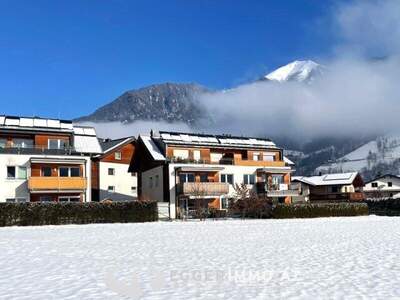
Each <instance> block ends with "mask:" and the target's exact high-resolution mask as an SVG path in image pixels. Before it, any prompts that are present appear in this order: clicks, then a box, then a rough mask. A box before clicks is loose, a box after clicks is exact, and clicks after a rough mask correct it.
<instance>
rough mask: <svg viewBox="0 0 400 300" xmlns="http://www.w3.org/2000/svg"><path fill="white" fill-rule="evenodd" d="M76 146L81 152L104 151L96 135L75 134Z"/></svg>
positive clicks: (97, 152) (77, 150) (96, 152)
mask: <svg viewBox="0 0 400 300" xmlns="http://www.w3.org/2000/svg"><path fill="white" fill-rule="evenodd" d="M74 146H75V150H76V152H80V153H95V154H99V153H102V152H103V151H102V150H101V147H100V143H99V140H98V139H97V137H96V136H88V135H74Z"/></svg>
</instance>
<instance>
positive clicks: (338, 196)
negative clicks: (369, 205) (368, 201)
mask: <svg viewBox="0 0 400 300" xmlns="http://www.w3.org/2000/svg"><path fill="white" fill-rule="evenodd" d="M364 199H365V195H364V193H363V192H354V193H335V194H318V195H316V194H311V195H310V200H311V201H338V202H340V201H344V202H347V201H363V200H364Z"/></svg>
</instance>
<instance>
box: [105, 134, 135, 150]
mask: <svg viewBox="0 0 400 300" xmlns="http://www.w3.org/2000/svg"><path fill="white" fill-rule="evenodd" d="M133 141H135V137H133V136H130V137H125V138H120V139H115V140H110V139H105V140H104V139H99V142H100V146H101V149H102V150H103V153H104V154H106V153H108V152H111V151H112V150H114V149H116V148H118V147H120V146H122V145H125V144H128V143H131V142H133Z"/></svg>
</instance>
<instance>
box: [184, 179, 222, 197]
mask: <svg viewBox="0 0 400 300" xmlns="http://www.w3.org/2000/svg"><path fill="white" fill-rule="evenodd" d="M178 193H179V194H181V195H182V194H183V195H188V196H195V197H205V196H221V195H224V194H228V193H229V184H228V183H221V182H184V183H181V184H178Z"/></svg>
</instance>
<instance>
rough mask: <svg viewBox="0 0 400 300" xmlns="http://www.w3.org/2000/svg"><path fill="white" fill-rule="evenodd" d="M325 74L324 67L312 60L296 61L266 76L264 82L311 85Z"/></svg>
mask: <svg viewBox="0 0 400 300" xmlns="http://www.w3.org/2000/svg"><path fill="white" fill-rule="evenodd" d="M323 72H324V67H323V66H322V65H320V64H317V63H316V62H314V61H312V60H296V61H294V62H291V63H290V64H287V65H285V66H283V67H280V68H278V69H276V70H275V71H273V72H271V73H269V74H267V75H265V76H264V78H263V79H264V80H271V81H278V82H288V81H296V82H306V83H310V82H312V81H313V80H315V78H317V77H318V76H321V75H322V74H323Z"/></svg>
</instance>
